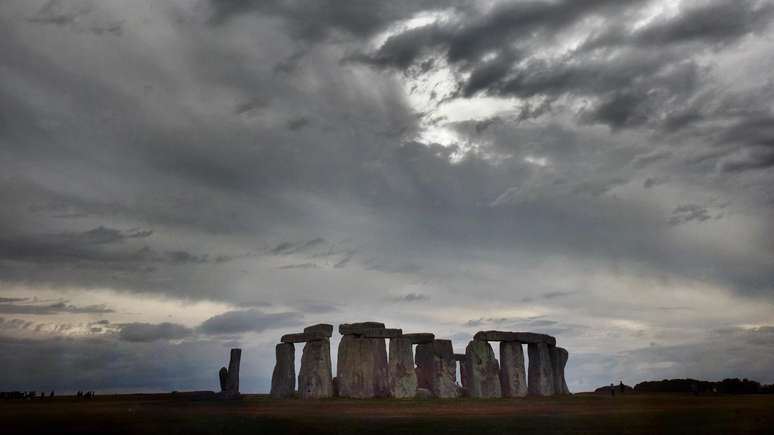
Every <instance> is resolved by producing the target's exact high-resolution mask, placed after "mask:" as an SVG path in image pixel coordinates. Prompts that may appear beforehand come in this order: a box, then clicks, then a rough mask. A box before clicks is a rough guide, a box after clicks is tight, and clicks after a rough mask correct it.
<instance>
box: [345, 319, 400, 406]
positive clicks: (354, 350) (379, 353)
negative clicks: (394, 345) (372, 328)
mask: <svg viewBox="0 0 774 435" xmlns="http://www.w3.org/2000/svg"><path fill="white" fill-rule="evenodd" d="M336 376H337V377H338V390H339V396H340V397H350V398H354V399H367V398H372V397H389V395H390V385H389V381H388V379H389V367H388V363H387V349H386V347H385V343H384V339H383V338H365V337H362V336H358V335H349V334H348V335H344V336H343V337H342V339H341V343H339V353H338V362H337V369H336Z"/></svg>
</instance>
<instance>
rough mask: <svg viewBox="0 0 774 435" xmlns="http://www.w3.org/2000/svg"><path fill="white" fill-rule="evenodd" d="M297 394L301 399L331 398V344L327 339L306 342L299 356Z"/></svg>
mask: <svg viewBox="0 0 774 435" xmlns="http://www.w3.org/2000/svg"><path fill="white" fill-rule="evenodd" d="M298 393H299V395H300V396H301V398H302V399H323V398H326V397H331V396H333V374H332V370H331V343H330V341H329V340H328V339H327V338H324V339H322V340H314V341H308V342H307V343H306V344H305V345H304V350H303V354H302V355H301V370H300V372H299V374H298Z"/></svg>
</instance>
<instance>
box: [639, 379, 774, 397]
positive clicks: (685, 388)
mask: <svg viewBox="0 0 774 435" xmlns="http://www.w3.org/2000/svg"><path fill="white" fill-rule="evenodd" d="M634 391H635V392H639V393H695V394H699V393H720V394H772V393H774V385H761V383H760V382H756V381H752V380H749V379H739V378H733V379H732V378H728V379H723V380H722V381H720V382H711V381H700V380H696V379H664V380H661V381H646V382H640V383H639V384H637V385H635V386H634Z"/></svg>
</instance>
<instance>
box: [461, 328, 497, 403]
mask: <svg viewBox="0 0 774 435" xmlns="http://www.w3.org/2000/svg"><path fill="white" fill-rule="evenodd" d="M465 356H466V358H465V372H466V376H467V377H468V380H469V383H470V385H469V386H467V391H468V394H469V395H470V397H475V398H481V399H491V398H495V397H502V390H501V386H500V364H498V363H497V359H496V358H495V354H494V350H492V346H491V345H490V344H489V342H487V341H482V340H471V341H470V343H468V346H467V347H466V348H465Z"/></svg>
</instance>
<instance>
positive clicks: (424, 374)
mask: <svg viewBox="0 0 774 435" xmlns="http://www.w3.org/2000/svg"><path fill="white" fill-rule="evenodd" d="M416 364H417V367H416V373H417V385H418V387H419V388H426V389H428V390H430V391H432V392H433V395H434V396H435V397H437V398H441V399H446V398H454V397H458V395H459V391H458V390H457V383H456V381H457V362H456V361H455V360H454V350H453V348H452V343H451V340H433V342H432V343H428V344H418V345H417V350H416Z"/></svg>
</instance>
